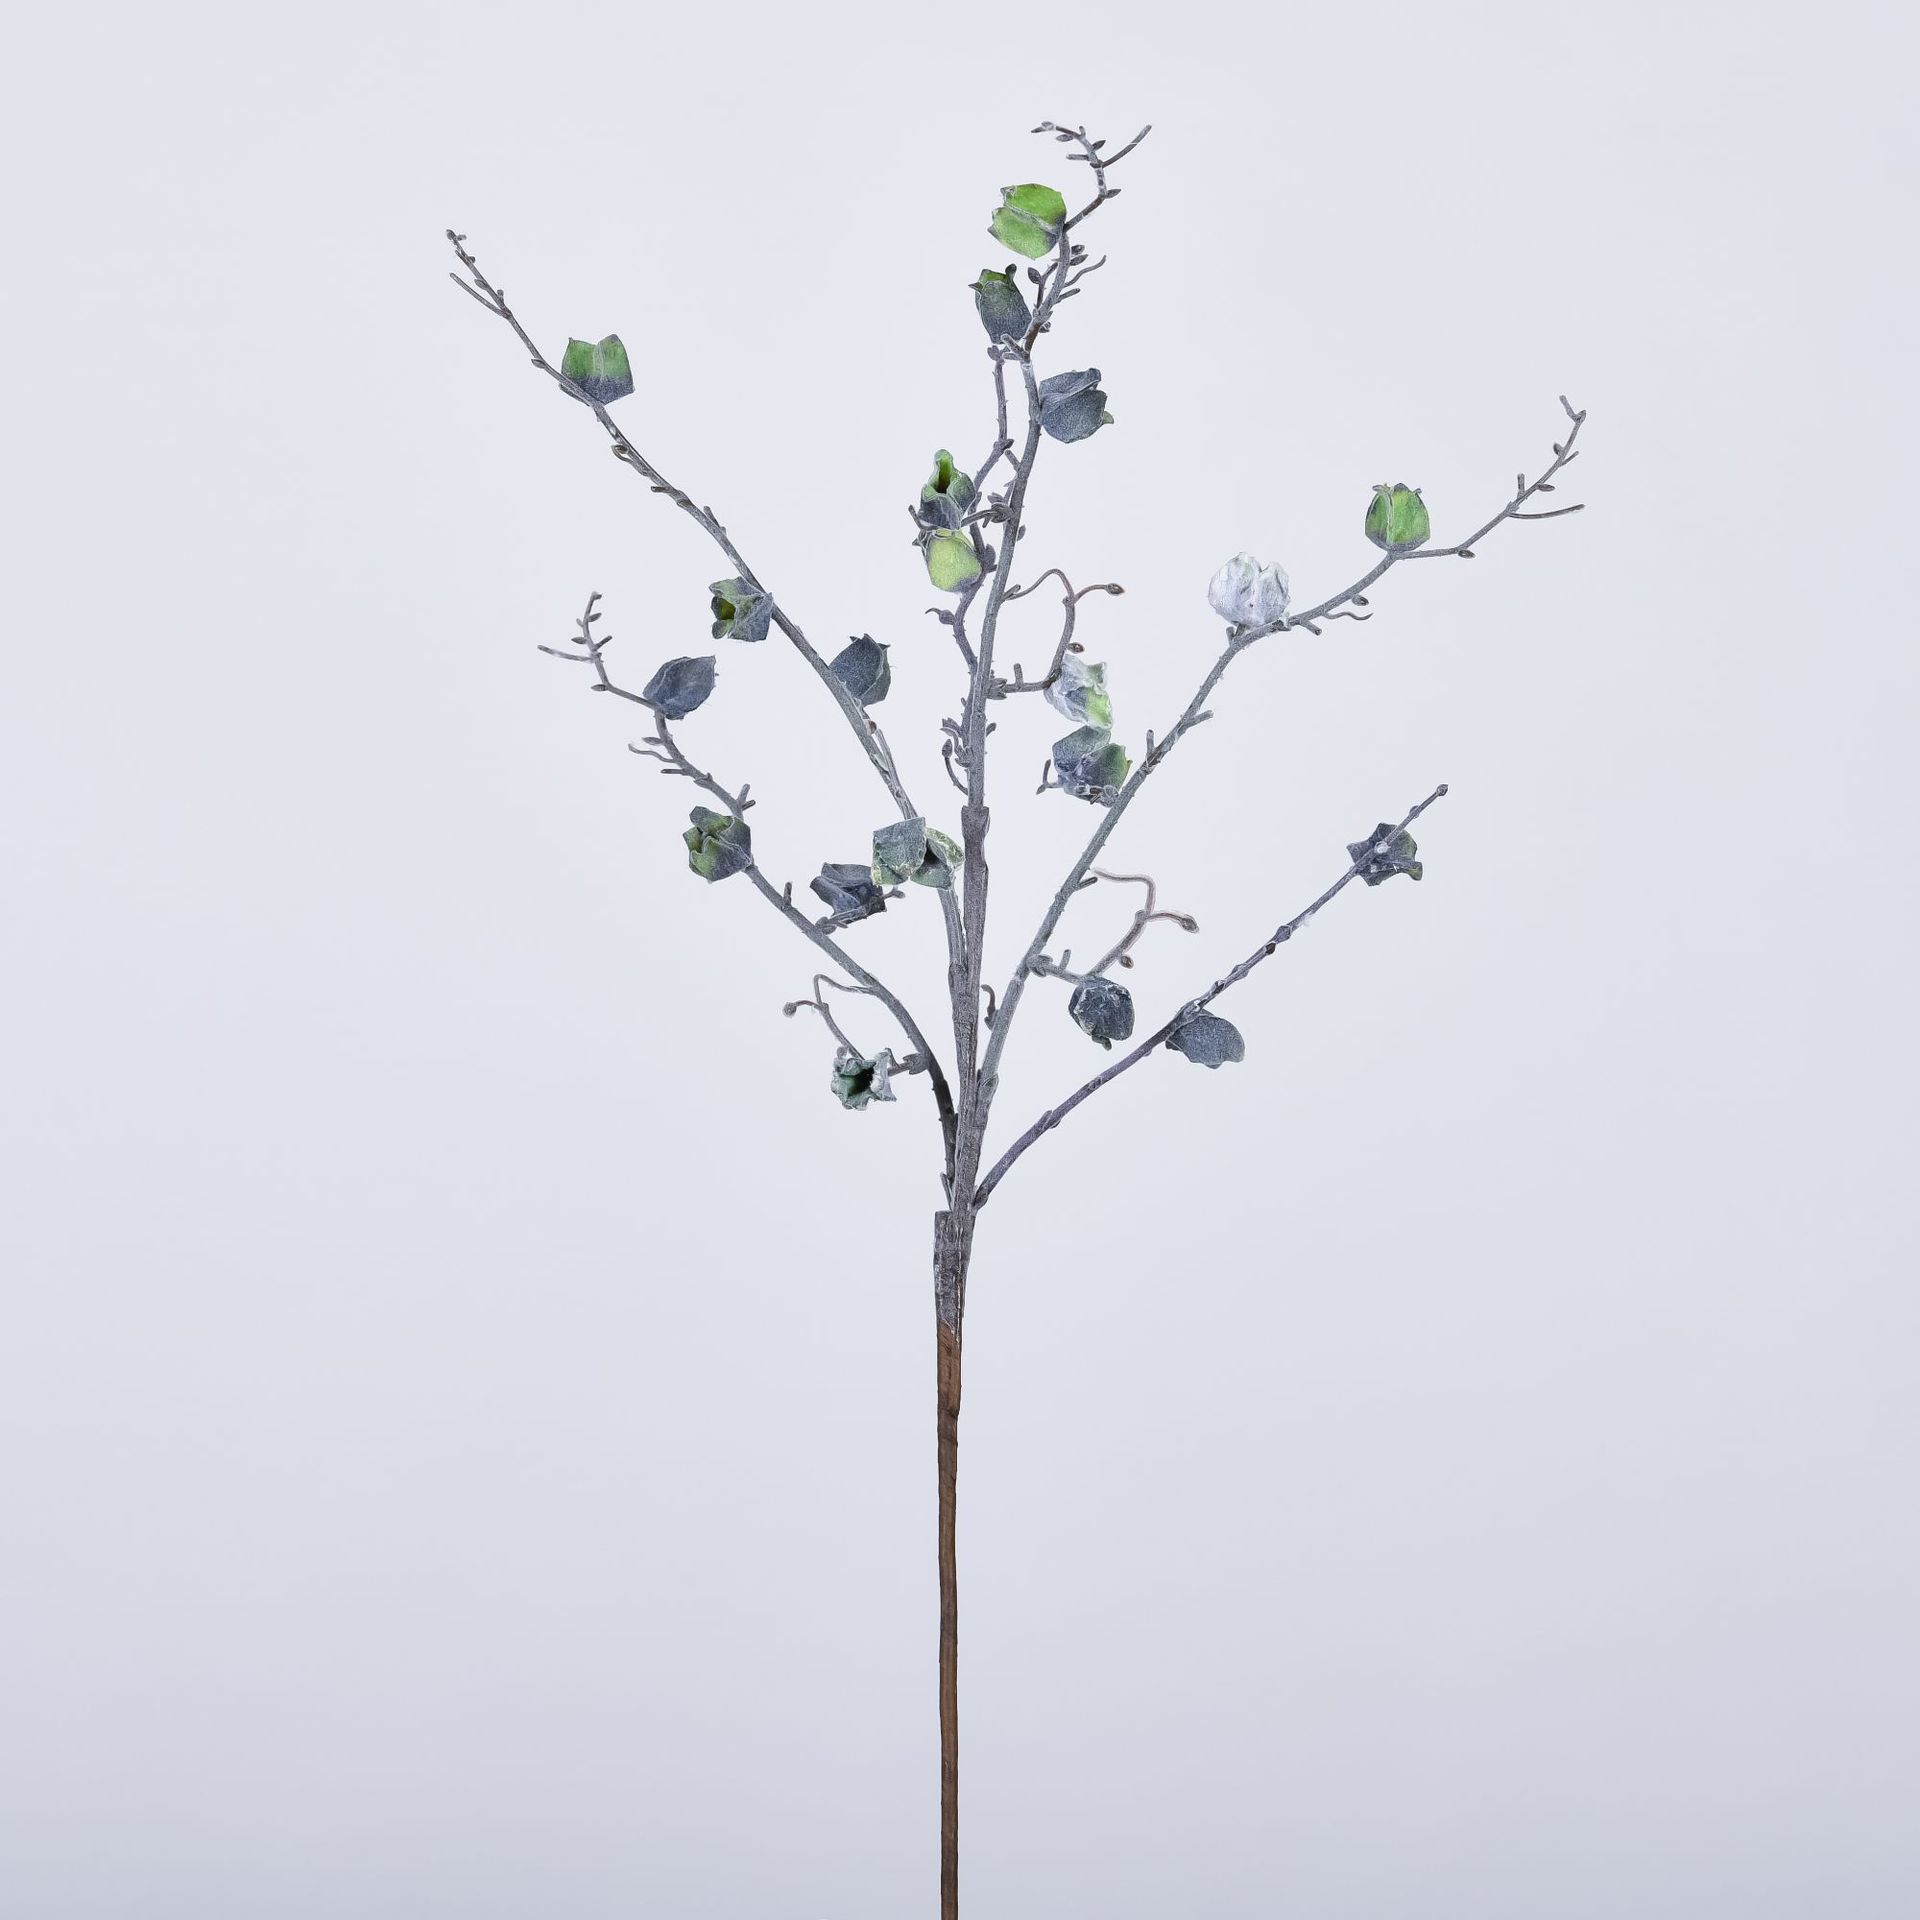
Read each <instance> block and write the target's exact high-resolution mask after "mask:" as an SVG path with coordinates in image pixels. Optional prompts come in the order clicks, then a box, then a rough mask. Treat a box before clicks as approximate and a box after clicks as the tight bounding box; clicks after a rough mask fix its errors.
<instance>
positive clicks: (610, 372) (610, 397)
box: [560, 333, 633, 407]
mask: <svg viewBox="0 0 1920 1920" xmlns="http://www.w3.org/2000/svg"><path fill="white" fill-rule="evenodd" d="M560 373H561V377H562V378H563V379H567V380H571V381H572V382H573V384H574V385H575V386H576V387H578V388H579V389H580V391H581V392H582V393H584V394H585V395H586V396H587V398H588V399H590V400H597V401H599V403H600V404H601V405H602V406H603V407H604V406H606V405H607V404H608V403H609V402H611V401H614V400H624V399H625V398H626V397H627V395H628V394H630V393H631V392H632V391H633V369H632V368H631V367H630V366H629V365H628V364H627V350H626V348H625V347H624V346H623V345H622V344H621V342H620V336H619V335H618V334H617V333H610V334H608V335H607V337H606V338H605V339H604V340H602V341H600V342H599V343H598V344H590V343H589V342H587V341H585V340H569V341H568V342H567V350H566V352H565V353H564V354H562V355H561V356H560Z"/></svg>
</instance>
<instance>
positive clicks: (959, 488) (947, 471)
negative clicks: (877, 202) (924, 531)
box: [916, 447, 973, 527]
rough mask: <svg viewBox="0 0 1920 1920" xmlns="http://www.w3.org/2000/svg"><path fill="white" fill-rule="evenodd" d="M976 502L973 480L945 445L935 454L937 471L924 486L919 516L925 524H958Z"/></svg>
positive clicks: (921, 522)
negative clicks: (957, 463)
mask: <svg viewBox="0 0 1920 1920" xmlns="http://www.w3.org/2000/svg"><path fill="white" fill-rule="evenodd" d="M972 504H973V480H972V477H971V476H970V475H968V474H964V473H962V472H961V471H960V469H959V468H958V467H956V466H955V465H954V464H953V455H952V454H950V453H949V452H948V451H947V450H946V448H945V447H942V448H941V449H940V451H939V452H938V453H936V454H935V455H934V456H933V474H932V477H931V478H930V479H929V480H928V481H927V484H926V485H925V486H924V487H922V488H921V489H920V505H919V508H918V510H917V515H916V517H917V518H918V519H919V522H920V524H921V525H922V526H923V527H957V526H958V525H959V524H960V522H961V520H962V519H963V518H964V517H965V514H966V511H967V508H968V507H970V506H971V505H972Z"/></svg>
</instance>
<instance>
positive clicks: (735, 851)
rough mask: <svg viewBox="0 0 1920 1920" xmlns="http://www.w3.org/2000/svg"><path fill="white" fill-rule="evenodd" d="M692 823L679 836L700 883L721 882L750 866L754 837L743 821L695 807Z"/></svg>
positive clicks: (689, 816) (709, 809)
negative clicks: (685, 844) (707, 881)
mask: <svg viewBox="0 0 1920 1920" xmlns="http://www.w3.org/2000/svg"><path fill="white" fill-rule="evenodd" d="M687 818H688V819H689V820H691V821H692V822H693V825H692V826H690V827H689V828H688V829H687V830H686V832H685V833H683V834H682V835H681V836H680V837H681V839H683V840H684V841H685V842H686V843H687V865H688V866H690V867H691V868H692V869H693V870H694V872H695V873H697V874H698V875H699V876H700V878H701V879H702V880H724V879H726V878H727V876H728V875H729V874H735V873H741V872H744V871H745V870H746V869H747V868H748V867H750V866H752V865H753V835H752V833H751V832H749V830H748V828H747V823H746V822H745V821H744V820H736V819H735V818H734V817H733V815H732V814H730V813H715V812H714V811H713V809H712V808H711V807H695V808H694V810H693V811H692V812H691V813H690V814H688V816H687Z"/></svg>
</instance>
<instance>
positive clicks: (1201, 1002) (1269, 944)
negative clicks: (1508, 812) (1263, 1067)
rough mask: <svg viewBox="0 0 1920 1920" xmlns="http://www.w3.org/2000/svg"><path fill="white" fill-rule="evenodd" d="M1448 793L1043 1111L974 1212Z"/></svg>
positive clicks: (1380, 837)
mask: <svg viewBox="0 0 1920 1920" xmlns="http://www.w3.org/2000/svg"><path fill="white" fill-rule="evenodd" d="M1446 791H1447V789H1446V787H1445V786H1444V785H1442V786H1438V787H1435V788H1434V790H1433V791H1432V792H1431V793H1430V794H1428V795H1427V797H1426V798H1425V799H1424V800H1422V801H1421V802H1420V804H1419V805H1418V806H1417V807H1413V808H1410V809H1409V810H1408V812H1407V813H1406V815H1405V817H1404V818H1403V819H1402V820H1401V821H1400V824H1399V825H1398V826H1397V827H1393V828H1391V829H1390V830H1389V831H1387V832H1386V833H1380V834H1375V835H1374V836H1373V838H1372V839H1371V840H1370V841H1368V843H1367V844H1366V846H1365V847H1364V848H1362V850H1361V852H1360V856H1359V858H1358V859H1356V860H1354V862H1353V863H1352V864H1351V865H1350V866H1349V867H1348V868H1347V870H1346V872H1345V873H1343V874H1342V875H1341V876H1340V878H1339V879H1338V880H1336V881H1335V882H1334V883H1333V885H1332V886H1330V887H1329V888H1327V890H1326V891H1325V892H1324V893H1323V894H1321V895H1320V897H1319V898H1318V899H1317V900H1315V901H1314V902H1313V903H1312V905H1310V906H1308V907H1304V908H1302V909H1301V911H1300V912H1298V913H1296V914H1295V915H1294V916H1293V918H1292V919H1291V920H1286V921H1283V922H1282V923H1281V924H1280V925H1279V926H1277V927H1275V928H1274V930H1273V932H1272V933H1271V934H1270V935H1269V936H1268V937H1267V938H1266V939H1265V940H1263V941H1262V942H1261V943H1260V945H1259V946H1257V947H1255V948H1254V950H1253V951H1252V952H1251V953H1250V954H1248V955H1247V957H1246V958H1245V959H1244V960H1242V961H1241V962H1240V964H1239V965H1238V966H1237V967H1234V968H1233V969H1232V970H1231V971H1229V972H1227V973H1223V974H1222V975H1221V976H1220V978H1219V979H1218V980H1216V981H1215V982H1214V983H1213V985H1212V986H1210V987H1209V988H1208V989H1207V990H1206V992H1205V993H1202V994H1199V995H1197V996H1196V997H1195V998H1194V999H1191V1000H1189V1001H1187V1002H1185V1004H1184V1005H1182V1006H1181V1007H1180V1008H1179V1009H1178V1010H1177V1011H1176V1012H1175V1013H1174V1015H1173V1017H1172V1018H1171V1019H1170V1020H1167V1021H1165V1022H1163V1023H1162V1024H1161V1025H1160V1026H1158V1027H1156V1028H1155V1029H1154V1030H1153V1032H1151V1033H1150V1034H1148V1035H1147V1037H1146V1038H1145V1039H1144V1040H1142V1041H1141V1042H1140V1044H1139V1045H1138V1046H1137V1047H1135V1048H1134V1049H1133V1051H1132V1052H1131V1053H1126V1054H1122V1055H1121V1057H1120V1058H1119V1059H1118V1060H1116V1061H1115V1062H1114V1063H1113V1065H1112V1066H1110V1067H1108V1068H1106V1069H1105V1071H1104V1072H1101V1073H1096V1074H1095V1075H1094V1076H1093V1078H1092V1079H1091V1080H1089V1081H1087V1083H1086V1084H1085V1085H1084V1086H1081V1087H1078V1088H1076V1089H1075V1090H1074V1092H1072V1093H1070V1094H1069V1095H1068V1096H1067V1097H1066V1099H1064V1100H1063V1101H1061V1102H1060V1104H1059V1105H1058V1106H1057V1107H1049V1108H1048V1109H1047V1111H1046V1112H1045V1113H1043V1114H1042V1115H1041V1116H1040V1118H1039V1119H1038V1120H1036V1121H1035V1122H1034V1123H1033V1125H1032V1126H1030V1127H1029V1128H1028V1129H1027V1130H1026V1132H1025V1133H1023V1134H1022V1135H1021V1136H1020V1137H1019V1139H1017V1140H1016V1141H1014V1143H1013V1144H1012V1146H1010V1147H1009V1148H1008V1149H1007V1150H1006V1152H1005V1153H1003V1154H1002V1155H1001V1156H1000V1158H999V1159H998V1160H996V1161H995V1162H994V1163H993V1166H992V1168H991V1170H990V1171H989V1172H988V1174H987V1176H986V1178H985V1179H983V1180H982V1181H981V1182H980V1184H979V1186H978V1187H976V1188H975V1189H974V1195H973V1204H974V1205H975V1206H976V1207H983V1206H985V1205H986V1203H987V1201H988V1199H989V1198H990V1197H991V1196H992V1193H993V1190H994V1188H996V1187H997V1186H998V1185H999V1184H1000V1182H1001V1181H1002V1180H1004V1179H1005V1178H1006V1176H1007V1170H1008V1169H1009V1168H1010V1167H1011V1166H1012V1165H1013V1163H1014V1162H1015V1161H1016V1160H1018V1159H1019V1158H1020V1156H1021V1155H1022V1154H1023V1153H1025V1152H1026V1150H1027V1149H1028V1148H1029V1147H1030V1146H1032V1145H1033V1143H1034V1142H1035V1141H1036V1140H1038V1139H1039V1138H1040V1137H1041V1136H1042V1135H1043V1134H1048V1133H1051V1132H1052V1131H1053V1129H1054V1128H1055V1127H1057V1126H1058V1125H1059V1124H1060V1122H1061V1121H1062V1120H1064V1119H1065V1118H1066V1117H1067V1115H1068V1114H1070V1113H1071V1112H1072V1111H1073V1110H1074V1108H1075V1107H1077V1106H1079V1105H1080V1104H1081V1103H1082V1102H1083V1101H1085V1100H1090V1099H1091V1098H1092V1097H1093V1096H1094V1095H1095V1094H1096V1093H1098V1092H1099V1091H1100V1089H1101V1088H1102V1087H1104V1086H1106V1085H1107V1083H1108V1082H1109V1081H1112V1080H1117V1079H1118V1078H1119V1077H1120V1075H1121V1074H1123V1073H1125V1072H1126V1071H1127V1069H1128V1068H1129V1067H1137V1066H1138V1065H1139V1064H1140V1062H1141V1061H1142V1060H1144V1059H1145V1058H1146V1057H1147V1055H1148V1054H1150V1053H1152V1052H1153V1051H1154V1049H1155V1048H1156V1047H1160V1046H1164V1045H1165V1044H1166V1041H1167V1037H1168V1035H1170V1034H1171V1033H1172V1032H1173V1030H1174V1028H1175V1027H1177V1026H1179V1024H1180V1023H1181V1022H1182V1021H1183V1020H1186V1019H1189V1018H1191V1016H1192V1015H1194V1014H1196V1013H1199V1012H1200V1011H1201V1010H1202V1009H1203V1008H1205V1007H1207V1006H1210V1005H1211V1004H1212V1003H1213V1002H1214V1001H1215V1000H1217V999H1219V997H1220V996H1221V995H1222V994H1223V993H1225V992H1226V991H1227V989H1228V988H1229V987H1232V986H1237V985H1238V984H1239V983H1240V982H1241V981H1242V980H1244V979H1245V978H1246V977H1247V975H1248V974H1250V973H1251V972H1252V971H1253V970H1254V968H1255V967H1257V966H1258V965H1259V964H1260V963H1261V961H1263V960H1266V959H1269V958H1271V957H1272V955H1274V954H1276V953H1278V952H1279V950H1280V949H1281V948H1282V947H1283V946H1285V945H1286V943H1287V942H1288V941H1289V940H1291V939H1292V938H1293V936H1294V935H1295V934H1296V933H1298V932H1299V931H1300V929H1301V928H1302V927H1304V926H1306V925H1307V923H1308V922H1309V921H1311V920H1312V918H1313V917H1314V915H1315V914H1317V913H1318V912H1319V911H1320V909H1321V908H1322V907H1324V906H1325V905H1326V904H1327V902H1328V901H1329V900H1331V899H1332V898H1333V897H1334V895H1335V894H1337V893H1339V892H1340V891H1341V890H1342V889H1343V888H1345V887H1347V886H1350V885H1351V884H1352V883H1353V881H1354V880H1355V879H1357V878H1358V877H1359V875H1360V873H1361V872H1362V870H1363V869H1364V867H1365V865H1366V863H1367V862H1368V861H1369V860H1371V859H1372V858H1373V856H1374V854H1375V853H1376V852H1377V851H1379V850H1380V849H1381V848H1384V847H1387V846H1390V845H1391V844H1392V842H1393V839H1394V836H1395V835H1396V834H1398V833H1402V832H1404V831H1405V830H1406V829H1407V828H1408V827H1410V826H1411V825H1412V824H1413V823H1414V821H1416V820H1418V819H1419V818H1420V816H1421V815H1422V814H1423V813H1425V812H1426V810H1427V809H1428V808H1429V807H1430V806H1432V805H1433V803H1434V802H1435V801H1436V800H1438V799H1440V798H1441V797H1442V796H1443V795H1444V794H1445V793H1446Z"/></svg>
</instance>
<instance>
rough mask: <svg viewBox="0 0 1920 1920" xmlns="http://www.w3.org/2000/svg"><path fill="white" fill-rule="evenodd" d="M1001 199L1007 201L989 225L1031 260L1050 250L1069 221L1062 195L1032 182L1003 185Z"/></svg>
mask: <svg viewBox="0 0 1920 1920" xmlns="http://www.w3.org/2000/svg"><path fill="white" fill-rule="evenodd" d="M1000 198H1001V201H1002V203H1003V204H1002V205H1001V207H1000V210H999V211H998V212H997V213H996V214H995V215H994V216H993V220H992V223H991V225H990V227H989V231H990V232H991V233H992V235H993V237H994V238H995V239H996V240H998V241H999V242H1000V244H1001V245H1002V246H1003V247H1011V248H1012V249H1013V250H1014V252H1015V253H1017V254H1021V255H1023V256H1024V257H1025V258H1027V259H1029V260H1038V259H1039V258H1040V256H1041V255H1042V254H1043V253H1047V252H1050V251H1051V250H1052V248H1053V246H1054V243H1055V242H1056V241H1057V240H1058V239H1059V238H1060V229H1061V228H1062V227H1064V226H1065V225H1066V223H1067V203H1066V202H1065V201H1064V200H1063V199H1061V197H1060V196H1059V194H1057V193H1056V192H1054V190H1053V189H1052V188H1051V187H1042V186H1036V185H1033V184H1031V183H1029V184H1028V185H1026V186H1024V187H1002V188H1001V189H1000Z"/></svg>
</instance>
